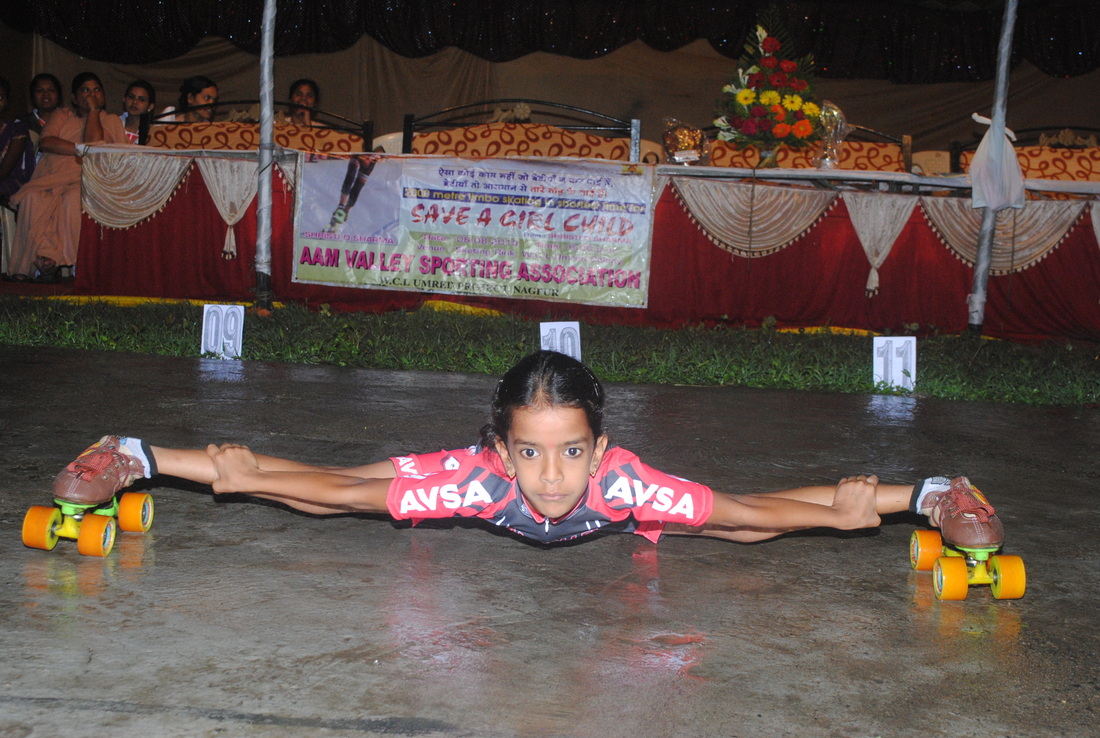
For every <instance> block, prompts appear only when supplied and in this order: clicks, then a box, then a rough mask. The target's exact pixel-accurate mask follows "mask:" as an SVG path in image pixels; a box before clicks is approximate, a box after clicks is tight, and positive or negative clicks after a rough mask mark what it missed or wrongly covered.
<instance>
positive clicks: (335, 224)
mask: <svg viewBox="0 0 1100 738" xmlns="http://www.w3.org/2000/svg"><path fill="white" fill-rule="evenodd" d="M347 219H348V211H347V210H346V209H345V208H344V206H343V205H341V206H340V207H338V208H336V210H334V211H333V212H332V220H330V221H329V222H328V225H327V226H325V228H324V230H323V231H322V232H323V233H336V232H337V231H338V230H340V226H342V225H344V223H346V222H347Z"/></svg>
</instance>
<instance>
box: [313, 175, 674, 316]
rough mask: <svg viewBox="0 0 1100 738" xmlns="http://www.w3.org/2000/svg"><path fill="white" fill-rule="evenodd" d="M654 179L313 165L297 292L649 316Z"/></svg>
mask: <svg viewBox="0 0 1100 738" xmlns="http://www.w3.org/2000/svg"><path fill="white" fill-rule="evenodd" d="M653 186H654V181H653V168H652V167H645V166H641V165H631V164H626V163H623V162H597V161H591V160H570V161H555V160H545V159H538V160H535V159H483V160H477V161H472V160H466V159H454V158H442V157H404V156H386V155H382V154H357V155H351V156H339V157H337V156H332V157H326V156H325V155H318V154H313V155H310V156H309V157H308V158H307V160H306V162H305V164H304V166H303V169H302V178H301V187H300V190H299V197H298V214H297V216H298V217H297V221H296V222H297V226H296V227H297V234H296V237H295V244H294V281H296V282H307V283H312V284H326V285H337V286H343V287H374V288H382V289H399V290H415V291H421V292H433V293H442V294H450V295H478V296H494V297H514V298H525V299H538V300H561V301H572V302H578V303H583V304H587V305H609V306H614V307H639V308H644V307H646V303H647V300H648V292H649V290H648V286H649V264H650V246H651V239H652V231H653V199H654V193H653Z"/></svg>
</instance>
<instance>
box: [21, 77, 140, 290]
mask: <svg viewBox="0 0 1100 738" xmlns="http://www.w3.org/2000/svg"><path fill="white" fill-rule="evenodd" d="M105 104H106V97H105V96H104V93H103V84H102V83H101V82H100V81H99V77H97V76H96V75H95V74H93V73H92V72H82V73H81V74H78V75H76V76H75V77H74V78H73V83H72V107H69V108H58V109H57V110H56V111H54V113H53V115H51V116H50V118H49V120H47V121H46V125H45V127H44V128H43V129H42V138H41V139H40V141H39V148H40V149H41V150H42V151H43V152H44V154H43V156H42V160H41V161H40V162H38V166H37V167H35V170H34V176H33V177H31V180H30V181H29V182H27V184H25V185H23V187H22V188H20V190H19V191H18V192H17V193H15V195H14V196H13V197H12V198H11V202H12V203H13V204H14V205H16V206H18V208H19V222H18V227H17V229H16V234H15V243H14V244H13V246H12V255H11V265H10V270H9V271H10V273H11V275H12V278H13V279H15V280H17V281H25V280H28V279H31V278H33V277H35V273H36V271H37V274H38V277H37V279H38V280H39V281H42V282H56V281H58V279H59V278H60V274H59V269H60V267H62V266H70V267H71V266H74V265H75V264H76V255H77V246H78V244H79V241H80V159H81V157H82V156H83V155H84V154H85V153H86V152H87V149H88V144H91V143H126V133H125V132H124V131H123V129H122V121H121V120H119V119H118V116H117V115H111V114H110V113H107V112H105V111H104V110H103V107H104V105H105Z"/></svg>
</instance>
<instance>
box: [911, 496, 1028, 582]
mask: <svg viewBox="0 0 1100 738" xmlns="http://www.w3.org/2000/svg"><path fill="white" fill-rule="evenodd" d="M924 484H925V486H926V487H928V489H929V491H928V492H927V494H924V495H923V496H922V497H921V498H920V503H919V510H918V512H920V513H921V514H922V515H927V516H928V520H929V522H930V523H931V524H932V525H933V526H935V527H937V528H939V530H938V531H937V530H917V531H913V535H912V537H911V538H910V541H909V563H910V564H912V566H913V568H914V569H916V570H917V571H931V572H932V584H933V588H934V590H935V593H936V597H937V598H938V599H941V600H963V599H966V593H967V590H968V588H969V586H970V585H971V584H988V585H989V588H990V591H991V592H992V593H993V597H994V598H995V599H998V600H1015V599H1019V598H1020V597H1023V596H1024V591H1025V590H1026V588H1027V575H1026V573H1025V570H1024V561H1023V559H1021V558H1020V557H1019V556H1008V555H1004V554H999V553H998V552H999V551H1000V550H1001V546H1002V544H1003V543H1004V526H1003V525H1002V524H1001V519H1000V518H999V517H997V513H996V511H995V510H994V509H993V506H992V505H990V504H989V501H988V500H986V498H985V496H984V495H983V494H982V493H981V492H980V491H979V490H978V488H977V487H975V486H974V485H973V484H971V483H970V480H969V479H967V478H966V477H955V478H954V479H947V478H946V477H933V478H931V479H928V480H925V483H924Z"/></svg>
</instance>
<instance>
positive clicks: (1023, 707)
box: [0, 347, 1100, 738]
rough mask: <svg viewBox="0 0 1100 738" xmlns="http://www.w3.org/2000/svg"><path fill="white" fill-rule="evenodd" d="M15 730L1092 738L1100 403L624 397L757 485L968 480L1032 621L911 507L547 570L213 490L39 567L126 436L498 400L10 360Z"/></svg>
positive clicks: (193, 437)
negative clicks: (93, 462)
mask: <svg viewBox="0 0 1100 738" xmlns="http://www.w3.org/2000/svg"><path fill="white" fill-rule="evenodd" d="M0 379H2V381H3V391H2V394H0V423H2V427H3V429H4V430H3V439H4V444H3V447H2V450H0V467H2V468H3V470H4V486H3V498H2V499H3V504H2V507H0V573H2V577H0V581H2V583H3V588H2V590H0V593H2V594H0V653H2V654H3V658H2V659H0V735H3V736H6V737H17V738H18V737H21V736H60V735H66V736H79V735H93V734H97V735H98V734H104V733H109V734H113V735H135V736H136V735H143V736H145V735H149V736H214V735H233V736H237V735H248V736H252V735H257V736H373V735H410V736H437V735H438V736H490V737H491V736H600V737H601V738H606V737H611V736H879V735H882V736H928V735H952V736H1055V735H1065V736H1081V735H1095V734H1096V726H1097V725H1098V724H1100V721H1098V718H1100V715H1098V712H1100V667H1098V665H1097V653H1100V629H1098V628H1097V626H1098V623H1100V621H1098V617H1097V602H1098V601H1100V577H1098V576H1097V575H1098V570H1100V566H1098V560H1097V558H1098V557H1097V544H1096V534H1097V530H1098V519H1097V512H1096V509H1097V500H1098V497H1097V495H1098V492H1097V490H1098V483H1100V467H1098V465H1097V461H1096V456H1095V454H1096V449H1097V448H1100V410H1097V409H1088V408H1027V407H1016V406H1004V405H989V404H979V403H964V402H947V401H939V400H931V399H920V398H917V399H913V398H897V397H884V396H867V395H830V394H807V393H796V392H780V391H761V390H749V389H741V388H686V387H670V386H632V385H611V386H610V393H609V394H610V402H611V404H610V406H609V415H610V429H611V433H612V437H613V440H615V441H616V442H618V443H620V444H621V445H623V446H626V447H627V448H630V449H631V450H634V451H636V452H638V453H639V454H641V455H642V457H643V458H644V459H646V460H647V461H648V462H649V463H651V464H652V465H654V466H657V467H658V468H661V469H664V470H666V471H669V472H672V473H676V474H680V475H683V476H688V477H691V478H693V479H695V480H697V481H700V482H706V483H709V484H712V485H713V486H715V487H717V488H719V489H722V490H726V491H759V490H765V489H773V488H778V487H787V486H794V485H802V484H812V483H820V482H830V483H832V482H833V481H835V480H836V479H837V478H838V477H840V476H843V475H847V474H850V473H859V472H871V471H873V472H877V473H879V474H880V475H881V476H882V477H883V478H884V479H888V480H891V481H911V480H913V479H915V478H917V477H919V476H926V475H928V474H935V473H966V474H968V475H970V476H971V478H972V479H973V480H975V482H976V483H977V484H978V485H979V486H980V487H982V488H983V489H984V490H985V491H986V492H987V493H988V494H989V496H990V497H991V499H992V501H993V502H994V503H995V504H996V505H997V506H998V508H999V512H1000V513H1001V515H1002V518H1003V519H1004V522H1005V526H1006V528H1007V531H1008V532H1007V536H1008V541H1007V544H1006V549H1007V551H1008V552H1009V553H1015V554H1020V555H1022V556H1023V557H1024V559H1025V561H1026V563H1027V570H1028V592H1027V595H1026V596H1025V597H1024V598H1023V599H1021V600H1015V601H997V600H994V599H993V598H992V597H991V595H990V592H989V588H988V587H975V588H973V589H972V590H971V592H970V594H969V597H968V598H967V599H966V600H965V601H963V602H939V601H937V600H936V599H935V598H934V596H933V592H932V583H931V581H930V575H928V574H924V573H913V572H911V571H910V568H909V562H908V540H909V534H910V532H911V531H912V530H913V528H914V524H915V523H916V522H917V521H915V520H914V519H911V518H910V517H909V516H908V515H899V516H896V517H895V518H893V519H889V520H887V521H886V524H884V525H883V526H882V528H880V529H878V530H876V531H871V532H858V533H852V534H808V535H796V536H790V537H786V538H784V539H781V540H776V541H772V542H768V543H764V544H758V545H737V544H731V543H726V542H722V541H717V540H704V539H687V538H673V539H671V540H665V541H663V542H662V543H661V545H660V546H659V547H654V546H652V545H651V544H649V543H648V542H646V541H645V540H644V539H642V538H640V537H638V536H630V535H617V536H616V535H612V536H606V537H602V538H598V539H590V540H586V541H585V542H583V543H580V544H578V545H571V546H563V547H556V548H545V547H538V546H533V545H530V544H527V543H524V542H522V541H519V540H516V539H514V538H511V537H509V536H507V535H501V534H499V533H497V532H495V531H490V530H487V529H485V528H480V527H475V526H467V525H454V524H450V523H440V524H436V525H432V526H429V525H423V526H419V527H417V528H416V529H409V528H408V527H406V526H404V525H396V524H394V523H392V522H391V521H388V520H386V519H383V518H379V517H369V516H351V515H349V516H341V517H330V518H319V517H311V516H308V515H304V514H299V513H295V512H291V511H288V510H286V509H284V508H281V507H279V506H277V505H271V504H262V503H257V502H255V501H252V500H248V499H247V498H236V499H231V500H228V501H227V500H223V499H218V500H215V499H214V498H213V496H212V495H211V494H210V492H209V490H207V489H203V488H201V487H199V486H197V485H192V484H189V483H185V482H182V481H179V480H173V479H170V478H163V477H162V478H157V479H155V480H151V481H150V482H143V483H140V485H139V487H140V488H141V489H142V490H144V491H150V492H152V493H153V495H154V496H155V499H156V517H155V522H154V524H153V528H152V530H150V531H149V533H147V534H145V535H140V534H133V533H127V534H121V535H120V537H119V541H118V543H117V544H116V548H115V551H114V552H113V553H111V554H110V555H109V556H108V557H107V558H106V559H94V558H87V557H82V556H80V555H79V554H78V553H77V551H76V546H75V545H74V544H73V542H72V541H67V540H62V541H61V542H60V543H59V544H58V546H57V548H56V549H54V550H53V551H52V552H45V551H40V550H33V549H29V548H25V547H24V546H23V545H22V543H21V540H20V527H21V525H22V519H23V515H24V512H25V510H26V509H27V507H28V506H30V505H32V504H47V503H48V501H49V488H50V482H51V480H52V477H53V475H54V474H55V473H56V472H57V470H58V469H60V468H61V467H62V466H63V465H64V464H65V463H67V462H68V461H70V460H71V459H72V458H73V456H74V455H75V454H77V453H78V452H80V451H81V450H82V449H83V448H84V447H85V446H87V445H88V444H89V443H90V442H92V441H94V440H95V439H96V438H98V437H99V436H100V435H102V434H104V433H106V432H121V433H125V434H131V435H136V436H141V437H144V438H147V439H148V440H150V441H151V442H153V443H155V444H158V445H168V446H198V445H205V444H206V443H207V442H211V441H214V442H224V441H229V440H234V441H239V442H242V443H246V444H248V445H249V446H251V447H253V448H254V449H256V450H259V451H263V452H265V453H271V454H276V455H283V456H290V457H293V458H298V459H302V460H306V461H313V462H319V463H334V464H355V463H361V462H364V461H372V460H377V459H380V458H383V457H386V456H388V455H392V454H396V453H400V452H406V451H423V450H435V449H438V448H440V447H457V446H462V445H466V444H467V443H470V442H472V441H473V440H474V437H475V434H476V431H477V428H478V427H479V426H480V424H481V423H482V422H483V419H484V414H485V411H486V407H487V402H488V398H489V395H490V392H491V389H492V386H493V384H494V381H495V379H494V378H492V377H486V376H471V375H461V374H434V373H398V372H381V371H367V370H357V369H341V368H333V367H316V366H302V365H283V364H261V363H237V362H219V361H214V360H203V359H170V358H160V357H150V356H137V355H129V354H106V353H102V354H101V353H87V352H76V351H63V350H55V349H23V348H11V347H0Z"/></svg>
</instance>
